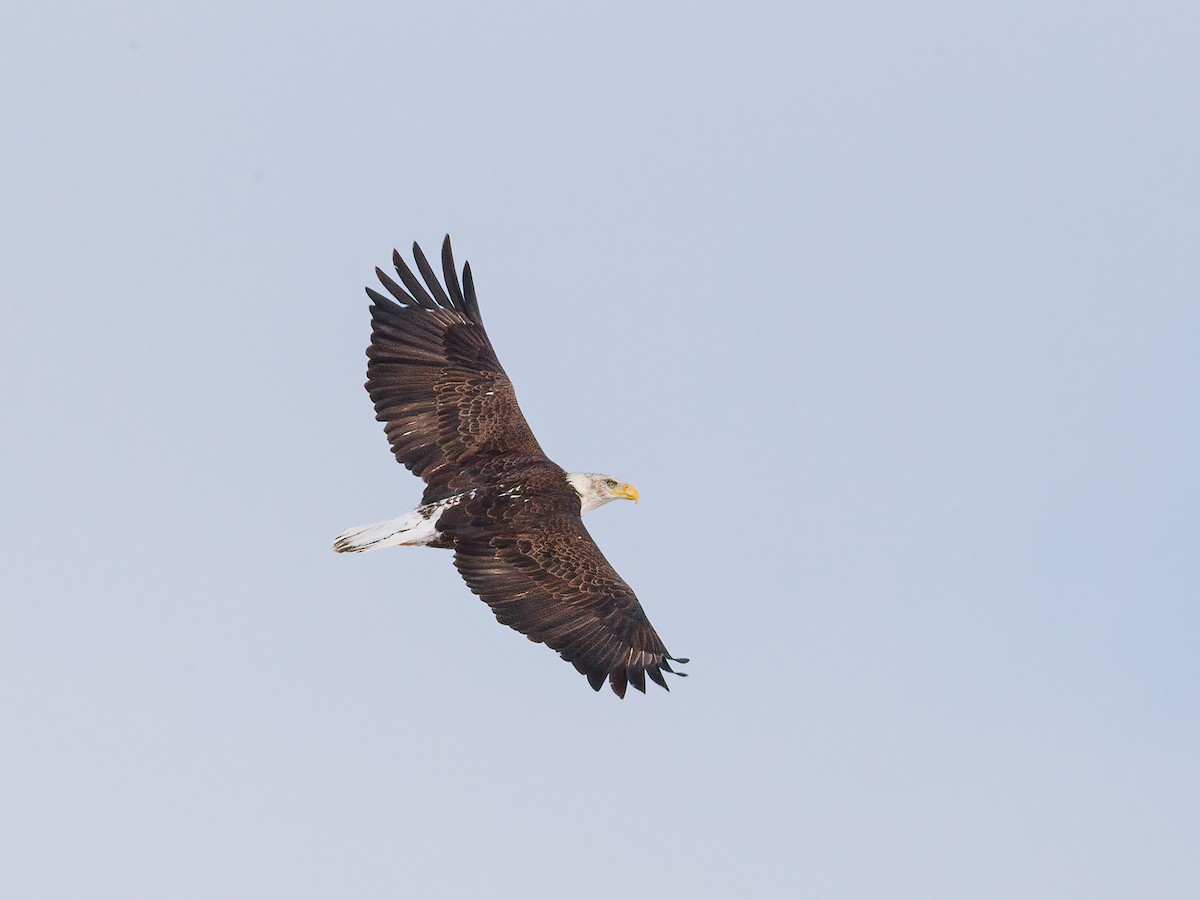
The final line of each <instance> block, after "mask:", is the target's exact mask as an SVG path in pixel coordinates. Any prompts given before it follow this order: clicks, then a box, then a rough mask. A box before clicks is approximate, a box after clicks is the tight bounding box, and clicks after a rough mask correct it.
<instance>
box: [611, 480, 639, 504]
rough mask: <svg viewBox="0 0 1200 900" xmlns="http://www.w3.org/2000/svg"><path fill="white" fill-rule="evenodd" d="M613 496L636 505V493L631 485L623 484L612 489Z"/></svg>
mask: <svg viewBox="0 0 1200 900" xmlns="http://www.w3.org/2000/svg"><path fill="white" fill-rule="evenodd" d="M613 496H614V497H620V498H621V499H622V500H632V501H633V502H634V503H637V499H638V492H637V488H635V487H634V486H633V485H632V484H623V485H621V486H620V487H618V488H613Z"/></svg>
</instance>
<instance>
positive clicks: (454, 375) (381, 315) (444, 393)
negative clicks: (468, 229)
mask: <svg viewBox="0 0 1200 900" xmlns="http://www.w3.org/2000/svg"><path fill="white" fill-rule="evenodd" d="M413 256H414V258H415V259H416V261H417V268H418V270H419V271H420V272H421V275H422V276H423V277H424V278H425V282H426V283H425V285H422V284H421V282H420V280H419V279H418V278H417V277H416V275H414V274H413V272H412V271H411V270H410V269H409V268H408V266H407V265H405V263H404V260H403V259H401V257H400V255H399V254H398V253H397V254H395V256H394V259H393V261H394V263H395V266H396V272H397V274H398V275H399V277H400V280H401V281H402V282H403V286H401V285H400V284H398V283H397V282H396V281H395V280H394V279H392V278H391V277H390V276H389V275H388V274H387V273H385V272H383V271H382V270H380V269H376V274H377V275H378V276H379V281H380V283H381V284H382V285H383V287H384V288H385V289H386V290H387V292H388V293H389V294H391V298H389V297H386V296H384V295H383V294H381V293H380V292H379V291H376V290H373V289H372V288H367V294H368V295H369V296H370V297H371V300H372V304H371V325H372V333H371V346H370V347H369V348H368V349H367V356H368V357H370V362H369V363H368V365H367V384H366V387H367V391H368V392H369V393H370V395H371V400H372V401H374V403H375V413H376V415H375V417H376V418H377V419H379V420H380V421H381V422H384V423H385V430H386V432H387V436H388V441H389V443H390V444H391V446H392V452H393V453H395V454H396V458H397V459H398V460H400V462H401V463H403V464H404V465H405V466H407V467H408V468H409V469H411V470H412V472H413V474H415V475H419V476H420V477H421V478H423V479H424V480H425V482H426V484H427V485H428V488H427V489H426V491H425V496H424V501H423V502H425V503H431V502H434V501H437V500H441V499H444V498H446V497H448V496H451V495H453V494H455V493H457V492H459V491H464V490H468V489H470V488H471V487H473V486H474V485H475V484H477V483H479V482H480V481H481V480H484V481H486V480H487V479H488V478H490V477H494V476H496V475H499V474H501V473H503V472H504V471H508V470H511V469H513V468H520V467H523V466H526V465H529V464H530V463H533V462H541V461H543V460H545V459H546V456H545V454H544V453H543V452H542V448H541V447H540V446H539V445H538V442H537V439H536V438H535V437H534V436H533V432H532V431H531V430H530V428H529V425H528V424H527V423H526V421H525V417H524V416H523V415H522V414H521V409H520V407H519V406H518V405H517V397H516V393H515V392H514V391H513V386H512V382H510V381H509V380H508V376H507V375H506V374H505V373H504V369H503V368H502V367H501V365H500V361H499V360H498V359H496V353H495V351H494V350H493V349H492V344H491V341H490V340H488V336H487V333H486V332H485V331H484V329H483V324H482V322H481V320H480V318H479V307H478V304H477V303H476V302H475V290H474V283H473V281H472V279H471V277H470V270H469V269H468V270H466V271H465V273H464V280H465V281H466V283H467V287H468V295H467V296H466V297H464V295H463V293H462V289H461V288H460V287H459V283H458V279H457V276H456V274H455V270H454V257H453V254H452V252H451V249H450V238H449V236H447V237H446V240H445V242H444V243H443V244H442V261H443V264H444V274H445V278H446V282H447V287H448V289H449V293H447V290H446V289H445V288H443V287H442V285H441V284H439V283H438V280H437V277H436V275H435V274H434V272H433V269H432V267H431V266H430V265H429V262H428V261H427V260H426V258H425V255H424V254H423V253H422V252H421V249H420V247H418V246H417V245H416V244H414V245H413Z"/></svg>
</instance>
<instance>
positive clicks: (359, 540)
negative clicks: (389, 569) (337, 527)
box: [333, 491, 475, 553]
mask: <svg viewBox="0 0 1200 900" xmlns="http://www.w3.org/2000/svg"><path fill="white" fill-rule="evenodd" d="M474 496H475V492H474V491H470V492H468V493H466V494H456V495H455V496H453V497H448V498H447V499H445V500H439V501H438V502H437V503H427V504H425V505H424V506H418V507H417V508H416V509H414V510H413V511H412V512H406V513H405V514H404V515H402V516H400V518H398V519H389V520H388V521H386V522H376V523H375V524H374V525H362V526H360V527H358V528H347V529H346V530H345V531H343V532H342V533H341V534H339V535H338V536H337V539H336V540H335V541H334V542H333V549H334V550H336V551H337V552H338V553H363V552H365V551H367V550H378V549H380V548H381V547H423V546H425V545H426V544H430V543H432V542H433V541H436V540H437V539H438V538H439V537H440V536H441V535H440V534H439V533H438V530H437V528H436V527H435V526H436V525H437V520H438V519H440V518H441V517H442V513H444V512H445V511H446V510H447V509H449V508H450V507H451V506H454V505H455V504H456V503H458V502H459V501H460V500H462V499H463V498H464V497H474Z"/></svg>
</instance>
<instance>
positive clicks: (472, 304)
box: [463, 262, 483, 325]
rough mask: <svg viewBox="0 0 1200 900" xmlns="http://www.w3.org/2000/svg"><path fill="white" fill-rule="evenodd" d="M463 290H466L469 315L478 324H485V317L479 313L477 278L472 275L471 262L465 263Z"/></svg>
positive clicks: (467, 312) (466, 310)
mask: <svg viewBox="0 0 1200 900" xmlns="http://www.w3.org/2000/svg"><path fill="white" fill-rule="evenodd" d="M463 290H464V291H465V292H466V301H467V302H466V309H465V312H466V314H467V316H468V317H469V318H470V319H471V321H472V322H474V323H475V324H476V325H482V324H483V318H482V317H481V316H480V315H479V301H478V300H477V299H476V298H475V279H474V278H472V277H471V264H470V263H469V262H468V263H463Z"/></svg>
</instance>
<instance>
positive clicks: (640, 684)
mask: <svg viewBox="0 0 1200 900" xmlns="http://www.w3.org/2000/svg"><path fill="white" fill-rule="evenodd" d="M628 674H629V683H630V684H632V685H633V686H634V687H635V688H636V689H637V690H639V691H641V692H642V693H643V694H644V693H646V671H645V669H639V668H634V667H632V666H631V667H630V668H629V669H628Z"/></svg>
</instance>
